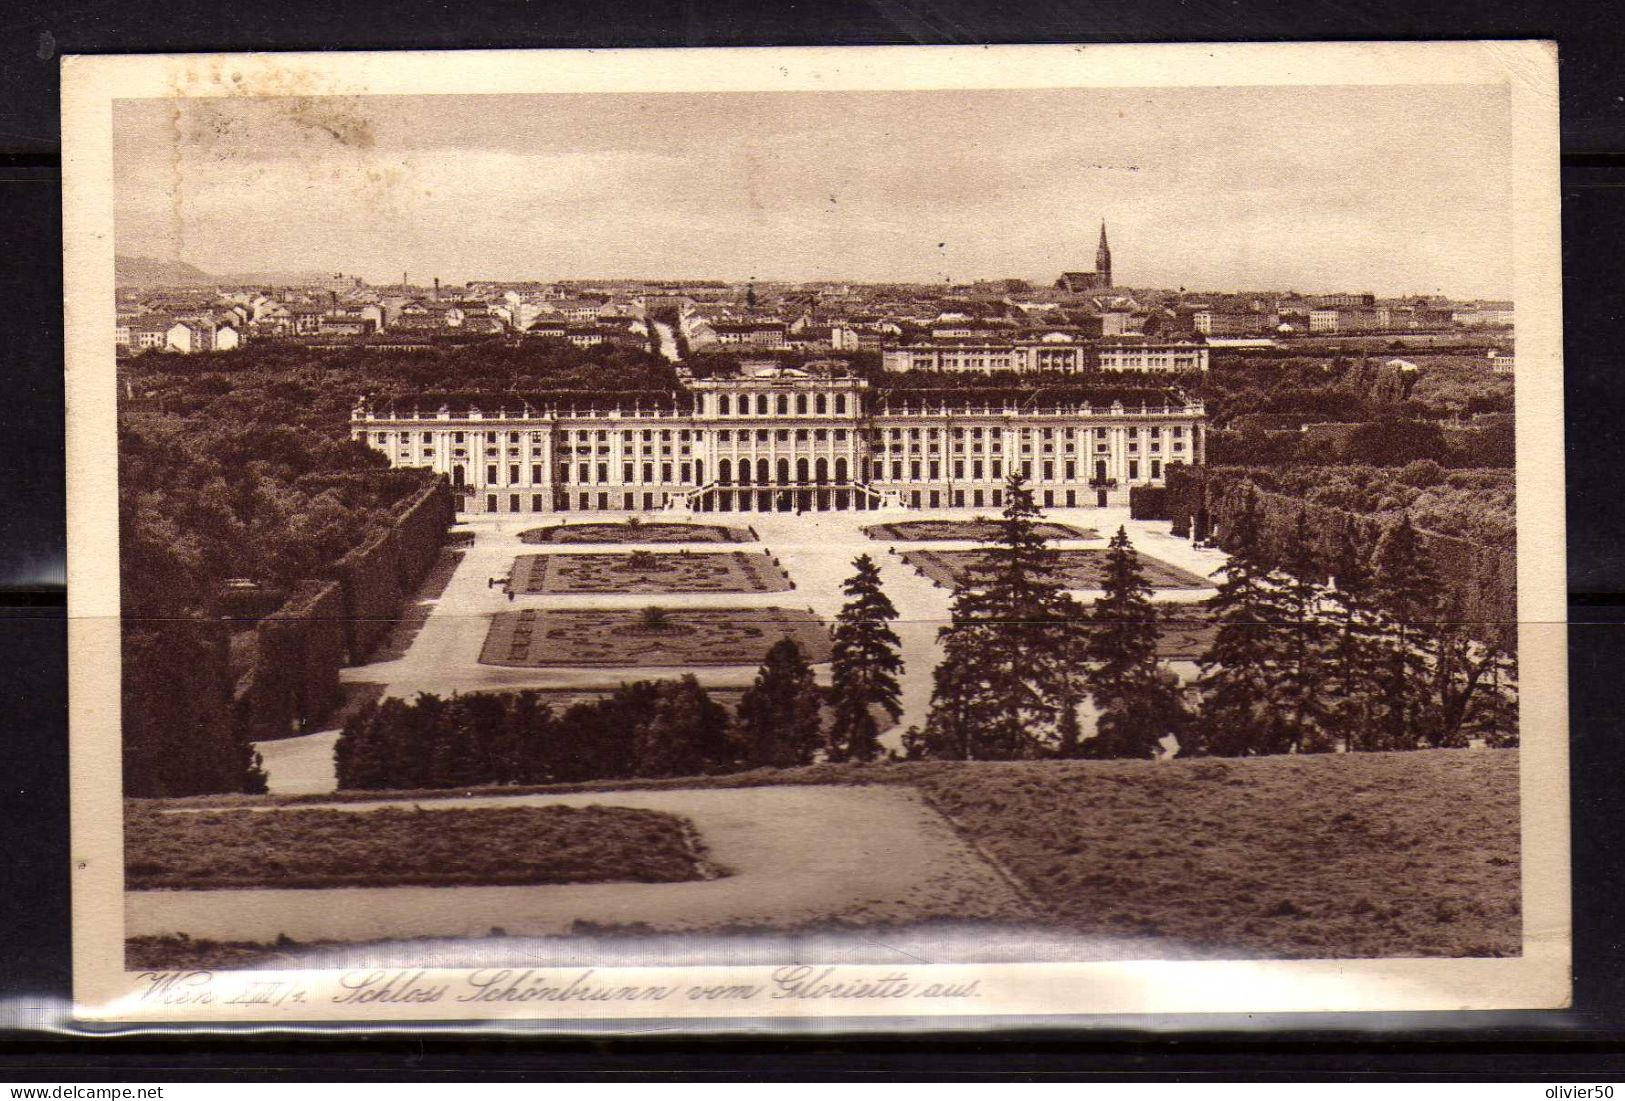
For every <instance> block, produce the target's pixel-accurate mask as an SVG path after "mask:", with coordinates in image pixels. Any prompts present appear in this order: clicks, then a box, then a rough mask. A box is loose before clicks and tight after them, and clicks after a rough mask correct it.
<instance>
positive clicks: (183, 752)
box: [120, 616, 251, 798]
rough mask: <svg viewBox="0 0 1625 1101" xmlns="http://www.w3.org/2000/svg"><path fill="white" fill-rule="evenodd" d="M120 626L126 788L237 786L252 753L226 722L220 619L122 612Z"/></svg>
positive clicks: (167, 792) (227, 692)
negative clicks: (136, 616)
mask: <svg viewBox="0 0 1625 1101" xmlns="http://www.w3.org/2000/svg"><path fill="white" fill-rule="evenodd" d="M122 628H123V640H122V642H123V654H124V664H123V676H122V677H121V681H120V689H121V698H122V701H123V730H124V790H125V793H126V794H128V795H135V796H143V797H151V798H162V797H168V796H180V795H198V794H201V793H204V792H215V791H242V790H244V788H243V784H244V778H245V776H246V775H247V773H248V769H249V765H250V760H251V754H250V750H249V748H248V745H247V744H246V743H245V742H243V741H241V740H239V739H238V738H237V731H236V729H235V728H234V727H233V725H232V722H231V711H230V707H229V704H230V701H231V675H230V659H229V657H228V654H227V651H228V647H229V643H228V635H229V632H228V629H227V625H226V623H225V621H223V620H220V619H217V618H208V619H205V618H196V619H189V618H184V617H179V616H177V617H173V618H168V619H157V618H152V619H126V620H124V621H123V624H122Z"/></svg>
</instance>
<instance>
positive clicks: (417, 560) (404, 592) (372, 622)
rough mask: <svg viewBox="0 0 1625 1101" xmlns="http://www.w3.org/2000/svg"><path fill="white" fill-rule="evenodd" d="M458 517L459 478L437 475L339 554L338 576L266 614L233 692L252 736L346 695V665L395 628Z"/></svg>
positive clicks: (301, 589) (315, 717)
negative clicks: (455, 490)
mask: <svg viewBox="0 0 1625 1101" xmlns="http://www.w3.org/2000/svg"><path fill="white" fill-rule="evenodd" d="M416 477H418V478H420V479H421V478H422V475H416ZM455 519H456V513H455V510H454V506H453V503H452V497H451V490H450V488H449V487H448V486H447V484H446V481H445V479H443V478H440V477H435V478H433V480H432V481H430V482H429V483H428V484H426V485H424V486H423V488H422V489H420V490H419V491H418V492H417V493H416V494H414V495H412V496H411V497H410V498H408V499H406V500H405V501H403V502H402V503H401V504H400V505H399V506H397V508H396V509H395V517H394V519H393V520H392V521H391V523H390V525H389V527H387V528H385V529H383V530H382V531H380V532H378V533H377V534H376V535H374V536H373V537H372V538H370V539H368V540H367V541H366V542H365V543H363V544H362V545H361V546H359V547H357V548H356V549H355V550H353V551H351V552H350V553H348V554H346V555H345V556H344V557H343V558H341V559H339V560H338V561H337V562H336V563H334V565H333V568H332V572H333V575H334V576H333V579H332V580H327V581H320V580H313V581H302V582H299V583H298V584H297V585H295V586H294V589H293V592H292V593H291V594H290V596H289V598H288V600H287V601H286V602H285V603H284V604H283V605H282V607H281V608H279V609H278V610H277V611H276V612H275V613H273V614H272V615H270V616H267V617H266V618H265V619H263V620H261V621H260V624H259V627H258V628H257V629H256V632H255V634H256V647H257V648H256V653H255V658H254V666H253V668H252V669H251V670H250V671H249V673H248V674H247V675H246V676H245V677H244V678H243V679H242V680H241V681H240V682H239V683H238V685H237V691H236V694H235V700H234V711H235V720H236V726H237V729H238V730H239V731H240V732H241V734H242V737H243V738H244V739H245V740H247V741H263V740H266V739H270V738H285V737H287V736H288V735H290V734H297V733H302V732H304V731H308V730H311V729H313V728H314V727H315V725H316V724H317V723H319V722H320V721H321V720H322V718H323V717H325V716H326V715H327V713H328V712H329V711H331V710H332V709H333V707H334V706H336V705H337V704H338V702H339V698H340V692H339V669H340V668H342V667H343V666H344V665H346V664H350V665H356V664H360V663H361V662H363V661H365V660H366V659H367V656H368V655H369V654H370V653H371V652H372V649H373V647H375V646H376V645H377V644H378V642H379V640H380V639H382V638H383V637H384V636H385V635H386V634H388V632H389V631H390V629H391V628H392V627H393V626H394V624H395V621H396V619H397V618H399V616H400V608H401V604H402V603H403V602H404V601H405V600H407V599H409V598H410V597H411V595H412V593H413V591H414V590H415V589H416V587H417V586H418V585H419V584H420V583H421V582H422V580H423V577H424V575H426V574H427V573H428V572H429V569H430V567H431V566H433V565H434V563H435V561H436V560H437V559H438V558H439V555H440V548H441V546H442V545H443V544H444V542H445V536H446V529H447V528H448V527H449V526H450V525H451V524H452V522H453V521H454V520H455Z"/></svg>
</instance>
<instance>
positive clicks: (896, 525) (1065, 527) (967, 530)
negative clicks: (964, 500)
mask: <svg viewBox="0 0 1625 1101" xmlns="http://www.w3.org/2000/svg"><path fill="white" fill-rule="evenodd" d="M1033 527H1034V528H1035V529H1036V530H1037V532H1038V534H1039V535H1041V536H1043V537H1044V538H1045V539H1099V538H1100V532H1098V531H1096V530H1095V529H1094V528H1075V527H1073V526H1072V525H1070V524H1054V523H1049V522H1047V521H1043V522H1040V523H1037V524H1034V525H1033ZM1001 530H1003V529H1002V525H1001V524H1000V523H999V522H998V521H997V520H985V519H983V520H898V521H895V522H893V523H890V524H872V525H870V526H869V527H866V528H864V529H863V534H865V535H867V536H868V537H869V538H870V539H889V540H895V541H897V542H899V543H909V542H919V543H934V542H946V541H948V540H953V539H964V540H967V541H969V542H973V543H992V542H994V541H996V540H997V539H998V537H999V533H1000V531H1001Z"/></svg>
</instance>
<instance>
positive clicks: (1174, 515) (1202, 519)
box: [1157, 466, 1518, 651]
mask: <svg viewBox="0 0 1625 1101" xmlns="http://www.w3.org/2000/svg"><path fill="white" fill-rule="evenodd" d="M1167 483H1168V492H1167V498H1166V502H1165V505H1166V510H1165V514H1164V515H1163V516H1161V517H1157V518H1160V519H1168V520H1172V521H1173V531H1174V534H1175V535H1180V536H1184V537H1187V538H1190V537H1195V538H1197V539H1206V538H1209V537H1210V536H1211V537H1213V538H1215V539H1216V540H1217V541H1218V543H1219V545H1220V546H1221V547H1222V546H1224V545H1225V544H1226V542H1227V539H1226V536H1227V533H1228V531H1229V528H1230V523H1231V520H1232V518H1233V517H1235V516H1236V515H1237V514H1238V513H1239V512H1240V511H1241V509H1242V505H1243V501H1244V500H1245V498H1246V496H1247V492H1248V490H1249V489H1251V490H1252V492H1253V498H1254V501H1255V503H1256V507H1257V509H1258V517H1259V520H1258V522H1259V525H1260V527H1261V528H1262V531H1261V533H1260V534H1261V535H1262V545H1263V547H1264V548H1265V550H1266V552H1267V553H1271V554H1275V555H1279V554H1280V553H1281V552H1282V551H1284V549H1285V548H1286V546H1287V545H1288V542H1289V540H1290V539H1291V537H1292V533H1293V531H1294V530H1295V528H1296V526H1297V521H1298V516H1299V514H1300V513H1302V514H1303V515H1305V516H1306V517H1307V519H1308V526H1309V529H1310V530H1311V531H1312V532H1313V533H1314V541H1315V542H1314V557H1315V560H1316V562H1317V563H1318V565H1319V566H1320V569H1321V571H1322V573H1323V574H1325V575H1327V576H1329V575H1330V574H1331V564H1332V563H1333V562H1334V561H1335V560H1336V554H1337V548H1338V545H1339V543H1340V541H1341V539H1342V534H1343V531H1344V529H1345V527H1346V525H1347V524H1348V523H1349V521H1350V520H1352V521H1353V522H1354V524H1355V525H1356V527H1357V530H1358V531H1359V533H1360V539H1361V541H1362V543H1363V544H1364V546H1366V547H1367V548H1369V549H1370V550H1372V551H1374V550H1375V549H1376V547H1377V545H1378V543H1380V542H1381V540H1382V537H1383V535H1384V534H1385V533H1386V531H1387V530H1388V528H1389V527H1391V526H1392V525H1394V524H1396V523H1397V522H1398V517H1394V518H1391V519H1388V518H1383V517H1378V516H1372V515H1361V514H1359V513H1353V512H1349V511H1347V510H1345V509H1338V508H1331V507H1329V506H1326V505H1319V504H1311V503H1310V502H1307V501H1304V500H1301V499H1299V498H1297V497H1292V496H1289V495H1287V494H1284V493H1275V492H1269V491H1266V490H1263V489H1260V488H1258V486H1257V485H1256V484H1254V483H1253V481H1252V480H1251V479H1250V477H1249V474H1248V471H1247V470H1246V469H1245V468H1239V467H1232V468H1226V467H1210V466H1204V467H1187V466H1172V467H1169V468H1168V474H1167ZM1417 536H1418V540H1419V542H1420V543H1421V546H1422V551H1423V553H1424V554H1425V555H1426V556H1427V559H1428V564H1429V566H1430V567H1431V569H1432V571H1433V573H1434V574H1435V576H1437V577H1438V579H1439V582H1440V584H1441V586H1442V589H1443V592H1442V596H1443V605H1444V607H1445V608H1446V609H1447V611H1448V614H1451V615H1454V616H1459V617H1460V618H1461V620H1463V621H1464V622H1465V623H1466V624H1467V625H1468V628H1469V630H1470V631H1471V632H1472V634H1473V636H1474V637H1476V638H1478V639H1479V640H1480V641H1483V642H1486V643H1490V644H1493V645H1496V646H1500V647H1502V648H1503V649H1506V650H1508V651H1515V650H1516V648H1517V622H1518V559H1517V555H1516V554H1515V553H1514V552H1512V551H1510V550H1504V549H1501V548H1499V547H1489V546H1484V545H1481V544H1478V543H1473V542H1470V541H1468V540H1466V539H1460V538H1457V537H1455V536H1452V535H1441V534H1439V533H1438V532H1433V531H1426V530H1418V532H1417Z"/></svg>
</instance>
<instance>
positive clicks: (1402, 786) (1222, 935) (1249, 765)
mask: <svg viewBox="0 0 1625 1101" xmlns="http://www.w3.org/2000/svg"><path fill="white" fill-rule="evenodd" d="M831 783H855V784H906V785H910V786H913V787H915V788H916V789H918V790H919V791H920V792H921V793H922V794H923V795H924V796H925V798H926V799H927V800H928V801H929V802H930V803H931V805H932V806H934V807H935V808H936V809H937V810H938V811H939V812H940V813H941V814H942V815H943V816H944V818H946V819H947V821H948V822H949V824H950V825H951V826H952V827H953V828H954V829H955V830H956V831H957V832H958V833H959V835H960V836H961V837H962V838H963V839H964V840H965V841H967V842H968V843H969V844H971V845H972V846H973V847H974V848H975V849H976V850H977V851H979V852H980V853H981V854H983V855H984V856H985V857H986V858H988V859H989V860H991V861H993V862H994V863H996V864H997V865H999V866H1000V867H1002V868H1003V869H1004V870H1005V871H1006V872H1007V873H1009V875H1010V876H1011V878H1012V879H1013V880H1014V881H1015V882H1016V883H1018V884H1020V885H1021V887H1022V888H1023V890H1024V891H1025V893H1026V894H1027V895H1028V896H1029V897H1030V898H1031V899H1032V900H1033V901H1034V902H1035V903H1036V904H1037V907H1038V909H1039V911H1040V912H1041V913H1043V914H1045V915H1046V917H1047V920H1046V921H1043V922H1041V924H1043V925H1046V926H1048V927H1049V928H1053V929H1055V930H1057V931H1066V932H1072V933H1077V934H1080V935H1085V936H1088V935H1098V936H1107V937H1117V938H1123V937H1128V938H1132V937H1136V936H1144V937H1156V938H1159V941H1158V943H1159V945H1161V946H1164V947H1162V949H1161V951H1160V952H1159V953H1158V954H1159V955H1169V954H1170V953H1169V951H1168V950H1167V948H1166V947H1165V946H1166V945H1167V944H1168V943H1169V942H1177V943H1178V944H1179V945H1180V948H1179V949H1178V951H1177V953H1174V954H1176V955H1177V956H1180V957H1208V958H1321V959H1348V958H1361V957H1405V956H1506V955H1517V954H1518V953H1519V952H1520V950H1521V913H1520V906H1519V887H1520V880H1519V863H1518V861H1519V813H1518V753H1517V751H1516V750H1488V749H1483V750H1428V751H1422V752H1414V753H1359V754H1336V755H1323V756H1296V757H1264V758H1249V759H1240V760H1235V759H1220V758H1207V759H1196V760H1180V761H1164V762H1158V761H1035V762H1008V763H1006V762H949V761H935V762H932V761H919V762H897V763H887V764H875V765H814V766H810V767H807V768H800V769H789V770H784V771H774V770H757V771H754V772H748V773H739V774H735V775H732V776H714V777H694V778H684V779H676V780H656V781H642V782H628V781H602V782H598V783H593V784H578V785H572V786H570V787H569V788H568V789H566V788H563V787H558V788H553V789H520V788H500V789H492V790H493V792H500V793H502V794H517V793H519V792H520V791H522V790H595V791H599V790H601V791H613V790H616V789H621V790H626V789H632V788H655V787H662V788H685V787H686V788H731V787H752V786H759V785H763V784H831ZM388 794H389V793H381V792H366V793H356V794H354V795H343V794H341V795H338V796H322V797H320V798H321V800H322V801H326V802H341V801H346V800H350V799H366V800H376V799H379V798H387V797H388ZM466 794H468V793H467V792H464V791H447V792H438V793H436V792H427V793H421V794H419V793H413V794H412V798H414V799H422V800H423V801H427V800H429V799H432V798H434V797H435V796H436V795H439V796H446V797H449V796H461V795H466ZM315 798H316V797H294V798H293V799H292V800H289V799H284V800H280V801H279V802H281V803H283V804H285V805H286V804H290V803H292V804H295V805H296V804H297V802H298V801H299V800H300V799H302V800H304V801H306V802H309V801H313V800H314V799H315ZM266 802H267V800H266V799H265V798H264V797H249V796H231V797H211V798H210V799H209V800H207V801H205V800H189V801H188V800H182V801H173V802H170V803H168V804H167V805H171V806H177V805H193V806H198V805H211V804H212V805H216V806H228V805H238V806H241V805H264V804H265V803H266ZM133 805H134V806H136V807H138V808H139V807H142V806H150V804H148V803H147V802H146V801H141V802H136V803H133ZM333 813H343V812H333ZM469 813H472V814H479V815H481V816H482V820H484V816H487V815H490V814H493V813H496V812H493V811H473V812H469ZM174 817H179V816H175V815H171V816H167V817H166V819H165V820H166V821H167V820H168V819H169V818H174ZM238 817H240V818H243V819H254V818H258V817H260V815H249V814H241V815H239V816H238ZM132 851H133V850H132ZM1020 924H1023V925H1030V924H1031V922H1030V919H1028V920H1027V921H1025V922H1022V923H1020ZM720 932H721V931H719V934H720ZM174 948H175V946H173V945H172V946H170V949H174ZM148 949H150V951H151V952H156V953H159V954H160V955H161V954H162V953H163V952H165V951H169V950H170V949H166V948H164V947H163V946H162V945H157V944H154V945H149V946H148ZM177 950H178V949H177ZM245 950H246V949H245ZM183 954H184V953H183ZM132 958H133V957H132ZM176 958H179V957H176Z"/></svg>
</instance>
